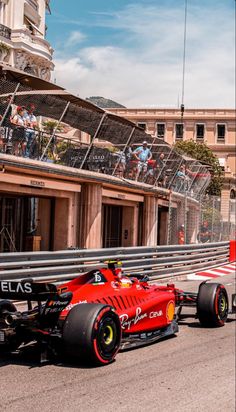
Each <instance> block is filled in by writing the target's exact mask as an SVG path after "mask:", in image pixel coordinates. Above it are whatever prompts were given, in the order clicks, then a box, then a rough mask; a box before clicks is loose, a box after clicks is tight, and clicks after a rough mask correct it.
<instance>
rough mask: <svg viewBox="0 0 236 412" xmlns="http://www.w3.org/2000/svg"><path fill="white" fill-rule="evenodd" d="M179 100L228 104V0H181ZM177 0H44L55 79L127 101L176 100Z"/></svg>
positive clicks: (76, 89) (231, 95)
mask: <svg viewBox="0 0 236 412" xmlns="http://www.w3.org/2000/svg"><path fill="white" fill-rule="evenodd" d="M187 4H188V14H187V44H186V72H185V97H184V103H185V106H186V107H189V108H191V107H201V108H207V107H213V108H214V107H219V108H220V107H231V108H234V107H235V86H234V84H235V0H214V1H213V0H204V1H199V0H188V2H187ZM184 7H185V0H177V1H176V0H175V1H174V0H159V1H158V0H155V1H154V0H136V1H135V0H133V1H129V0H86V1H83V0H67V1H64V0H51V10H52V14H51V15H48V16H47V25H48V32H47V39H48V41H49V42H50V43H51V45H52V47H53V48H54V50H55V51H54V63H55V71H54V74H53V76H52V79H54V80H55V81H56V82H57V83H58V84H60V85H62V86H64V87H66V88H67V89H69V90H70V91H72V92H73V93H75V94H78V95H79V96H81V97H83V98H85V97H88V96H104V97H106V98H111V99H113V100H116V101H118V102H120V103H122V104H124V105H126V106H127V107H177V106H178V104H179V103H180V100H181V93H182V64H183V31H184Z"/></svg>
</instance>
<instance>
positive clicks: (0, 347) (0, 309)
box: [0, 300, 20, 353]
mask: <svg viewBox="0 0 236 412" xmlns="http://www.w3.org/2000/svg"><path fill="white" fill-rule="evenodd" d="M5 312H16V307H15V305H13V303H11V302H10V301H9V300H0V320H1V318H3V317H4V313H5ZM19 345H20V343H19V342H18V341H17V340H16V339H15V337H12V339H11V341H9V342H7V343H6V344H0V353H2V352H4V353H5V352H12V351H14V350H16V349H17V348H18V346H19Z"/></svg>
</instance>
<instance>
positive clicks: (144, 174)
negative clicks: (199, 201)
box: [0, 77, 210, 198]
mask: <svg viewBox="0 0 236 412" xmlns="http://www.w3.org/2000/svg"><path fill="white" fill-rule="evenodd" d="M0 115H1V119H0V127H1V130H0V136H1V138H0V150H1V152H3V153H8V154H13V155H16V156H23V157H28V158H34V159H38V160H41V161H47V162H54V163H59V164H63V165H67V166H71V167H76V168H79V169H86V170H90V171H96V172H100V173H105V174H109V175H113V176H116V177H120V178H122V179H128V180H134V181H139V182H143V183H144V184H148V185H151V186H159V187H163V188H165V189H171V190H173V191H175V192H178V193H186V192H187V193H188V196H190V197H193V198H197V197H198V196H199V195H200V193H201V192H202V191H204V188H205V187H206V186H207V184H208V183H209V181H210V172H209V170H208V168H207V166H206V165H203V164H201V163H199V162H198V161H196V160H193V159H191V158H189V157H186V156H185V155H183V154H181V153H178V152H176V151H175V150H174V149H173V148H172V147H171V146H170V145H168V144H167V143H166V142H165V141H164V140H163V139H161V138H158V137H156V136H151V135H149V134H147V133H146V132H145V131H144V130H143V129H142V128H140V127H138V126H137V125H135V124H134V123H132V122H130V121H129V120H127V119H124V118H122V117H119V116H116V115H114V114H112V113H109V112H106V111H104V110H103V109H101V108H99V107H97V106H95V105H93V104H92V103H90V102H88V101H85V100H82V99H80V98H78V97H76V96H73V95H71V94H69V93H68V92H66V91H65V90H32V89H31V88H30V87H27V86H26V85H25V84H24V85H22V84H21V83H20V82H18V83H16V82H14V81H12V80H9V79H6V78H4V77H1V78H0ZM42 119H43V120H42ZM48 125H51V127H48ZM68 125H69V127H70V129H73V128H74V130H75V135H76V132H77V138H76V137H73V138H68V137H67V134H66V133H65V132H64V133H63V129H65V128H67V129H68ZM61 130H62V133H61ZM82 134H87V141H83V140H82V139H81V135H82Z"/></svg>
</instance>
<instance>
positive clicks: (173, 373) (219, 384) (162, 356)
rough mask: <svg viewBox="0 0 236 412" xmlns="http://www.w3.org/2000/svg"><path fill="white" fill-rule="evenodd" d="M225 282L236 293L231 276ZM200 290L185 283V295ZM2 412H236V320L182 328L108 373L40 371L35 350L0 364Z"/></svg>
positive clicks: (120, 359)
mask: <svg viewBox="0 0 236 412" xmlns="http://www.w3.org/2000/svg"><path fill="white" fill-rule="evenodd" d="M217 281H223V282H222V283H224V284H225V285H226V287H227V290H228V292H229V293H232V292H233V291H234V290H235V280H234V276H233V275H228V276H225V277H224V278H223V279H222V278H221V279H219V280H218V279H217ZM198 283H199V282H188V281H182V282H177V283H176V285H177V286H178V287H180V288H183V289H184V290H197V285H198ZM0 367H1V368H0V411H1V412H3V411H7V412H13V411H17V412H21V411H32V412H38V411H40V412H46V411H50V412H51V411H56V412H61V411H63V412H64V411H67V412H70V411H73V412H77V411H83V412H90V411H91V412H93V411H96V412H100V411H102V412H117V411H118V412H119V411H122V412H123V411H125V412H127V411H128V412H132V411H135V412H138V411H145V412H146V411H151V412H152V411H158V412H159V411H160V412H162V411H165V412H168V411H171V412H172V411H175V412H178V411H181V412H185V411H188V412H189V411H190V412H192V411H198V412H199V411H204V412H211V411H214V412H217V411H222V410H223V411H224V412H226V411H227V412H234V411H235V318H234V316H233V315H230V316H229V321H228V322H227V324H226V325H225V326H224V327H222V328H217V329H203V328H201V327H199V324H198V323H197V321H196V320H195V319H190V320H188V322H187V321H183V322H182V323H181V325H180V332H179V333H178V335H177V337H174V338H169V339H166V340H164V341H161V342H158V343H155V344H153V345H150V346H148V347H144V348H141V349H136V350H132V351H127V352H123V353H119V354H118V355H117V357H116V361H115V362H114V363H113V364H111V365H109V366H105V367H99V368H86V367H84V366H82V365H81V366H79V367H78V366H77V367H75V366H73V365H64V364H60V363H59V364H48V365H45V366H41V367H40V366H39V365H38V363H37V362H36V359H35V353H34V351H32V350H29V351H27V352H26V353H24V354H23V355H11V356H10V357H7V358H4V357H2V356H1V357H0Z"/></svg>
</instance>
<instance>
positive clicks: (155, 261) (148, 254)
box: [0, 242, 229, 283]
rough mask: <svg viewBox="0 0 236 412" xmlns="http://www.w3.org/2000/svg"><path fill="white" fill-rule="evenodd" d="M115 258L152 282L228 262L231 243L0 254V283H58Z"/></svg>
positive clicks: (125, 266) (129, 271)
mask: <svg viewBox="0 0 236 412" xmlns="http://www.w3.org/2000/svg"><path fill="white" fill-rule="evenodd" d="M114 258H115V259H119V260H121V261H122V263H123V264H122V268H123V271H124V273H129V274H131V275H132V274H135V273H142V274H148V275H149V276H150V279H151V280H158V279H164V278H167V277H175V276H180V275H183V274H187V273H190V272H193V271H197V270H203V269H205V268H210V267H213V266H217V265H222V264H226V263H228V262H229V242H218V243H207V244H206V243H205V244H195V245H174V246H157V247H128V248H111V249H75V250H63V251H58V252H22V253H18V252H14V253H0V280H12V279H17V280H21V279H25V278H27V277H30V278H32V279H33V280H37V281H50V282H55V283H59V282H62V281H64V280H68V279H72V278H74V277H76V276H78V275H80V274H83V273H85V272H87V271H89V270H92V269H94V268H102V267H105V266H106V264H105V263H104V261H106V260H108V259H114Z"/></svg>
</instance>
